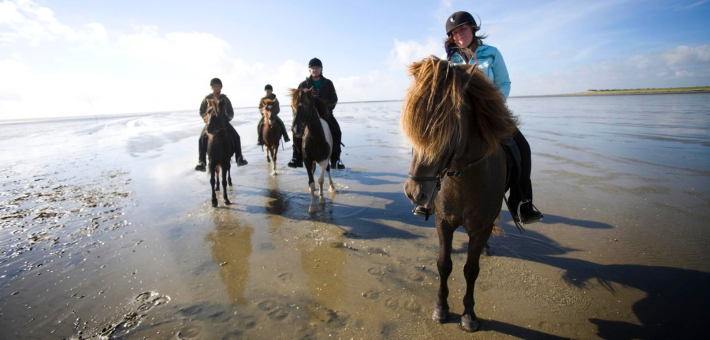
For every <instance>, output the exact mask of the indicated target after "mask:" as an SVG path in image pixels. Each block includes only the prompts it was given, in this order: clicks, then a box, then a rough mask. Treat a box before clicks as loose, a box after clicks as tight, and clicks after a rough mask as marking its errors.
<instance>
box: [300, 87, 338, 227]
mask: <svg viewBox="0 0 710 340" xmlns="http://www.w3.org/2000/svg"><path fill="white" fill-rule="evenodd" d="M291 98H292V99H291V108H292V109H293V137H294V140H295V139H297V138H302V140H303V142H302V145H301V154H302V155H303V165H304V166H305V167H306V172H308V186H309V187H310V188H311V204H310V205H309V207H308V212H312V213H313V212H316V203H315V193H314V192H315V188H316V186H315V181H314V179H313V173H314V172H315V171H316V164H318V166H320V177H319V178H318V185H319V186H320V189H319V191H318V195H319V197H320V200H319V203H320V204H325V198H323V173H324V172H326V171H327V172H328V180H329V181H330V189H329V190H328V191H330V192H335V186H333V178H331V177H330V154H331V153H332V151H333V136H332V135H331V133H330V128H329V127H328V123H326V121H325V120H324V119H327V118H328V117H329V115H330V110H329V109H328V105H327V104H326V103H325V102H324V101H322V100H320V99H318V98H317V97H315V96H314V95H313V92H312V91H311V89H291Z"/></svg>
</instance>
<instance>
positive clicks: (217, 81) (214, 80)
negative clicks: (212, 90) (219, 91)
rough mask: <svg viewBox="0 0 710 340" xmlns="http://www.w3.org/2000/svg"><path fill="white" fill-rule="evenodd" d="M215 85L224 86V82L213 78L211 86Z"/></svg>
mask: <svg viewBox="0 0 710 340" xmlns="http://www.w3.org/2000/svg"><path fill="white" fill-rule="evenodd" d="M214 84H219V85H220V86H221V85H222V81H221V80H219V78H212V80H210V86H212V85H214Z"/></svg>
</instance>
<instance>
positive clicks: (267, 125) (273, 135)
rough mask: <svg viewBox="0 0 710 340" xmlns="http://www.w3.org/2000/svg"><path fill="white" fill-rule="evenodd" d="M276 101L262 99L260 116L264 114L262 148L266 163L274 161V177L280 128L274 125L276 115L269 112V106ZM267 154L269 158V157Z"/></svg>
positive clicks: (272, 173)
mask: <svg viewBox="0 0 710 340" xmlns="http://www.w3.org/2000/svg"><path fill="white" fill-rule="evenodd" d="M275 101H276V100H275V99H274V100H271V99H264V101H263V104H264V105H263V106H264V108H263V109H262V114H264V127H263V129H262V130H261V135H262V136H263V137H262V138H263V139H264V146H265V147H266V162H271V159H273V160H274V163H273V167H272V172H271V175H272V176H276V154H278V153H279V142H280V141H281V134H282V133H283V132H282V131H281V127H280V126H279V124H277V123H276V121H275V119H276V115H275V114H273V113H272V112H271V105H272V104H273V103H274V102H275ZM269 154H270V155H271V157H269Z"/></svg>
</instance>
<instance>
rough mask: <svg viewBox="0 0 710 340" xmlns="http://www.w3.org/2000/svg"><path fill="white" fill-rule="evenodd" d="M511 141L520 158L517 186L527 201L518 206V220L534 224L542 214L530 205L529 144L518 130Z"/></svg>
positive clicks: (530, 170) (530, 166)
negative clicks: (513, 142)
mask: <svg viewBox="0 0 710 340" xmlns="http://www.w3.org/2000/svg"><path fill="white" fill-rule="evenodd" d="M513 140H514V141H515V144H517V145H518V150H520V158H521V162H520V163H521V164H520V168H521V174H520V181H519V183H518V185H519V186H520V189H521V191H522V194H523V195H524V196H525V199H527V200H528V202H527V203H524V204H523V205H521V206H520V215H521V216H520V219H521V221H522V222H523V223H534V222H537V221H539V220H540V219H542V214H540V212H538V211H535V209H533V204H532V200H533V190H532V181H531V180H530V173H531V172H532V160H531V151H530V144H528V141H527V140H526V139H525V136H523V134H522V133H520V130H518V132H517V133H516V134H515V135H514V136H513Z"/></svg>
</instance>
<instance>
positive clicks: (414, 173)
mask: <svg viewBox="0 0 710 340" xmlns="http://www.w3.org/2000/svg"><path fill="white" fill-rule="evenodd" d="M409 73H410V75H412V76H414V80H413V82H412V86H411V87H410V88H409V92H408V94H407V97H406V98H405V102H404V105H403V107H402V116H401V122H400V124H401V127H402V131H403V133H404V135H405V136H406V137H407V139H409V141H410V143H411V144H412V146H413V152H412V162H411V164H410V167H409V179H408V180H407V182H406V183H405V184H404V192H405V193H406V195H407V197H408V198H409V199H410V200H411V201H412V203H413V204H415V205H416V206H417V207H416V208H415V213H416V214H418V215H423V216H426V217H427V218H428V217H429V215H430V214H432V213H434V216H435V220H436V230H437V232H438V234H439V259H438V261H437V267H438V269H439V275H440V282H439V299H438V301H437V303H436V306H435V308H434V314H433V318H434V320H436V321H439V322H442V323H443V322H445V321H446V320H447V318H448V312H449V304H448V303H447V301H446V299H447V297H448V296H449V288H448V285H447V280H448V278H449V275H450V274H451V270H452V267H453V265H452V262H451V246H452V245H451V244H452V240H453V236H454V231H455V230H456V228H458V227H459V226H463V227H464V229H465V230H466V233H467V234H468V237H469V244H468V259H467V260H466V265H465V266H464V276H465V278H466V294H465V295H464V298H463V304H464V311H463V315H462V317H461V324H460V325H461V327H462V328H463V329H464V330H466V331H469V332H472V331H475V330H476V329H477V328H478V320H477V318H476V314H475V313H474V312H473V305H474V299H473V288H474V285H475V283H476V278H477V277H478V272H479V263H478V261H479V257H480V255H481V250H482V249H483V247H484V245H485V244H486V242H487V241H488V237H489V236H490V235H491V231H492V228H493V226H494V223H495V220H496V218H497V217H498V215H499V214H500V208H501V203H502V201H503V195H504V193H505V191H506V186H507V180H508V179H507V158H506V155H505V152H504V150H503V148H502V146H501V145H500V142H501V140H503V139H504V138H505V137H507V136H510V135H512V134H513V133H514V131H515V129H516V126H517V118H516V117H515V116H513V115H512V114H511V112H510V111H509V110H508V108H507V106H506V105H505V99H504V98H503V96H502V94H501V93H500V91H498V90H497V89H496V88H495V86H493V84H491V83H490V81H489V80H488V79H487V77H486V76H485V75H484V74H482V73H481V72H480V71H478V69H477V67H476V66H475V65H466V66H451V65H450V64H449V63H448V62H447V61H446V60H440V59H438V58H436V57H434V56H432V57H429V58H427V59H424V60H422V61H421V62H418V63H414V64H412V65H411V66H410V67H409Z"/></svg>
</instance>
